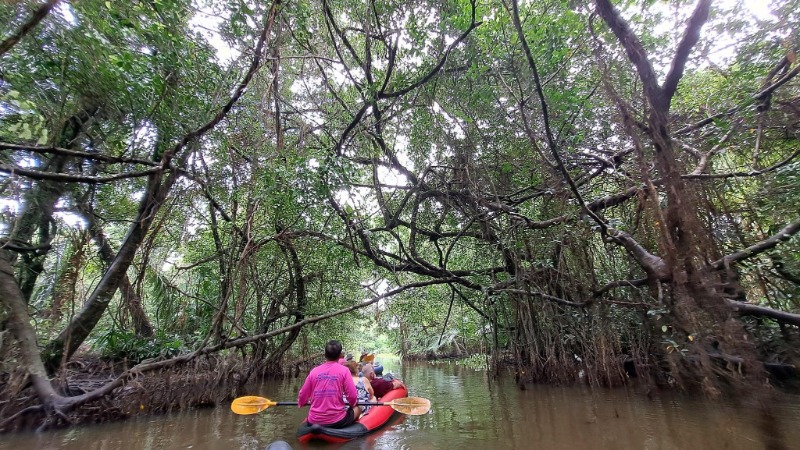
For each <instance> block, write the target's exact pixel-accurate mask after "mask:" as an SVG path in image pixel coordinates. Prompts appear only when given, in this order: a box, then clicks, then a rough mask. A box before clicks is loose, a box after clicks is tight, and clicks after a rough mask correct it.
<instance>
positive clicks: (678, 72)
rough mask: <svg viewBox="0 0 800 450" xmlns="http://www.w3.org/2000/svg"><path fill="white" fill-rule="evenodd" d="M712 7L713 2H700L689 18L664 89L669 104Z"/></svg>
mask: <svg viewBox="0 0 800 450" xmlns="http://www.w3.org/2000/svg"><path fill="white" fill-rule="evenodd" d="M710 6H711V0H700V1H698V2H697V6H696V7H695V10H694V12H693V13H692V17H691V18H689V24H688V25H686V30H685V31H684V33H683V39H681V42H680V44H678V49H677V50H676V51H675V58H673V60H672V66H671V67H670V69H669V73H668V74H667V78H666V79H665V80H664V85H663V87H662V91H663V93H664V97H665V100H666V101H667V103H669V102H670V101H671V100H672V96H673V95H675V91H676V90H677V89H678V82H679V81H680V79H681V77H682V76H683V69H684V68H685V67H686V60H687V59H688V58H689V54H690V53H691V51H692V48H693V47H694V46H695V45H696V44H697V41H698V40H699V39H700V29H701V28H702V27H703V25H704V24H705V23H706V21H707V20H708V10H709V8H710Z"/></svg>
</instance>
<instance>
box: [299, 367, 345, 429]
mask: <svg viewBox="0 0 800 450" xmlns="http://www.w3.org/2000/svg"><path fill="white" fill-rule="evenodd" d="M342 394H344V396H346V397H347V402H348V403H349V404H350V406H355V405H356V402H358V392H357V391H356V385H355V384H354V383H353V378H352V377H351V376H350V369H348V368H347V367H345V366H343V365H341V364H339V363H338V362H337V361H328V362H325V363H324V364H322V365H319V366H317V367H315V368H313V369H311V372H309V374H308V376H307V377H306V381H305V383H303V387H302V388H300V393H299V394H297V406H300V407H303V406H305V405H306V403H308V400H309V399H311V410H310V411H309V412H308V422H309V423H316V424H320V425H329V424H332V423H336V422H338V421H340V420H342V418H344V415H345V412H346V411H347V405H345V404H344V399H343V398H342Z"/></svg>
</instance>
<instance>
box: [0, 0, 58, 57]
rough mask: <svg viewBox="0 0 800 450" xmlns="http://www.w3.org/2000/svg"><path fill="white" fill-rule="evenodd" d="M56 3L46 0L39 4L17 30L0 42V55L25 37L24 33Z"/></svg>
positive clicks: (56, 1) (53, 0)
mask: <svg viewBox="0 0 800 450" xmlns="http://www.w3.org/2000/svg"><path fill="white" fill-rule="evenodd" d="M56 3H58V0H47V2H46V3H44V4H43V5H41V6H39V9H37V10H36V11H35V12H34V13H33V15H32V16H31V18H30V19H28V21H27V22H25V23H24V24H22V26H21V27H20V28H19V30H17V32H16V33H14V34H12V35H11V36H9V37H8V38H6V39H5V40H4V41H3V42H2V43H0V56H3V55H5V54H6V52H7V51H9V50H11V48H12V47H14V46H15V45H17V43H18V42H19V41H20V40H22V38H23V37H25V35H26V34H28V33H30V32H31V30H33V29H34V28H35V27H36V25H38V24H39V22H41V21H42V19H44V18H45V17H47V14H49V13H50V10H51V9H53V6H55V5H56Z"/></svg>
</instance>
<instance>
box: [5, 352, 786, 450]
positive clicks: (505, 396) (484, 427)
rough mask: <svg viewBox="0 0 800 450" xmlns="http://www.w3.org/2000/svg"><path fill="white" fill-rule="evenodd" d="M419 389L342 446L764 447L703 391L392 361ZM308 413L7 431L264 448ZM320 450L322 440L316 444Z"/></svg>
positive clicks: (55, 444)
mask: <svg viewBox="0 0 800 450" xmlns="http://www.w3.org/2000/svg"><path fill="white" fill-rule="evenodd" d="M385 365H386V367H387V370H390V371H392V372H394V373H395V374H396V375H398V376H400V377H402V378H403V379H404V380H405V381H406V382H407V384H408V385H409V386H410V394H409V395H412V396H417V397H426V398H429V399H430V400H431V402H432V405H433V407H432V409H431V412H430V413H429V414H427V415H424V416H417V417H412V416H409V417H406V416H402V415H395V417H394V418H393V419H392V421H391V422H390V424H389V425H387V426H386V427H385V428H383V429H381V430H380V431H378V432H377V433H374V434H373V435H370V436H368V437H366V438H363V439H359V440H355V441H352V442H349V443H347V444H343V445H340V446H337V447H336V448H340V449H365V450H366V449H410V450H417V449H422V450H426V449H474V450H477V449H489V448H491V449H534V448H538V449H598V450H599V449H726V450H728V449H761V448H764V444H763V439H762V436H761V434H760V433H759V430H758V429H757V428H756V422H757V420H756V419H757V418H756V417H754V413H753V412H752V411H748V410H745V409H742V408H737V407H735V406H732V405H726V404H719V403H710V402H707V401H705V400H704V399H702V398H694V397H687V396H680V395H677V394H674V393H668V394H665V393H660V394H655V395H651V396H649V397H648V396H646V395H644V394H642V393H641V392H637V390H636V389H634V388H628V389H613V390H606V389H589V388H585V387H553V386H531V387H530V388H529V389H527V390H524V391H520V390H519V389H517V387H516V386H515V385H514V382H513V380H512V379H511V378H507V379H501V380H498V381H495V382H492V383H487V381H486V374H485V372H482V371H474V370H471V369H468V368H465V367H461V366H457V365H456V364H454V363H447V362H445V363H439V364H435V365H432V364H427V363H407V364H403V365H402V366H400V365H399V363H391V362H386V363H385ZM302 381H303V376H301V377H300V378H297V379H286V380H279V381H274V382H269V383H266V384H264V385H262V386H259V387H256V388H254V389H253V392H251V393H250V394H253V395H260V396H264V397H268V398H270V399H273V400H292V399H295V398H296V393H297V391H298V390H299V388H300V385H301V384H302ZM775 408H776V410H775V413H776V414H775V415H776V416H777V417H779V421H780V423H779V427H780V430H781V431H782V432H783V435H784V442H785V444H786V447H787V448H797V449H800V397H797V396H786V402H785V403H783V404H779V405H775ZM304 416H305V413H304V410H301V409H298V408H295V407H291V406H290V407H274V408H270V409H268V410H266V411H264V412H262V413H260V414H258V415H253V416H237V415H234V414H233V413H232V412H231V411H230V409H229V408H228V406H227V405H219V406H218V407H216V408H209V409H201V410H191V411H182V412H178V413H174V414H169V415H164V416H158V417H148V418H141V419H135V420H129V421H125V422H119V423H112V424H105V425H97V426H90V427H83V428H79V429H72V430H65V431H55V432H47V433H41V434H34V433H29V434H17V435H6V436H2V437H1V438H0V449H3V450H5V449H9V450H12V449H13V450H22V449H42V450H46V449H72V450H89V449H92V450H105V449H108V450H112V449H114V450H116V449H145V450H149V449H167V450H169V449H201V450H205V449H209V450H211V449H261V448H264V447H265V446H266V445H267V444H269V443H270V442H272V441H275V440H279V439H282V440H285V441H287V442H289V443H290V444H292V445H293V447H294V448H296V449H299V448H306V447H301V445H300V444H299V443H298V442H297V440H296V439H295V437H294V436H295V430H296V428H297V425H298V424H299V423H300V421H301V420H302V419H303V418H304ZM311 447H312V448H319V446H316V445H315V446H311Z"/></svg>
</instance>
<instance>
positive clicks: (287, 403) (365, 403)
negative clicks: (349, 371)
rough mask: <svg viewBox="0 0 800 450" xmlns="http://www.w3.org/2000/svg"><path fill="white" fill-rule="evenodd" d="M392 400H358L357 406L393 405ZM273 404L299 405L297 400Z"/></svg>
mask: <svg viewBox="0 0 800 450" xmlns="http://www.w3.org/2000/svg"><path fill="white" fill-rule="evenodd" d="M392 404H393V403H392V402H358V403H356V406H392ZM272 406H297V402H275V405H272Z"/></svg>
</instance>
